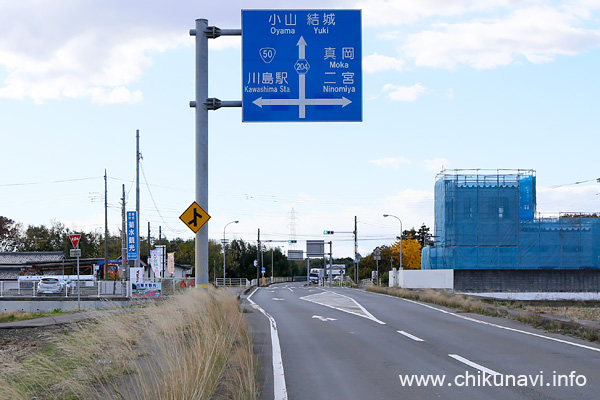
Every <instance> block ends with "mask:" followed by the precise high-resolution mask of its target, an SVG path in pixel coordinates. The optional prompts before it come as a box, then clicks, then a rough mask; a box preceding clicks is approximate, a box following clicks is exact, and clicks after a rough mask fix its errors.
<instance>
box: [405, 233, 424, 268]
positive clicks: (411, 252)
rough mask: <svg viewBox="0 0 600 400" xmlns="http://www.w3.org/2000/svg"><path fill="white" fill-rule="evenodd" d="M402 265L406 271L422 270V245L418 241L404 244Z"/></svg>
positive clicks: (409, 240)
mask: <svg viewBox="0 0 600 400" xmlns="http://www.w3.org/2000/svg"><path fill="white" fill-rule="evenodd" d="M402 265H404V267H405V268H406V269H421V244H420V243H419V242H418V241H417V240H415V239H408V240H404V241H403V242H402Z"/></svg>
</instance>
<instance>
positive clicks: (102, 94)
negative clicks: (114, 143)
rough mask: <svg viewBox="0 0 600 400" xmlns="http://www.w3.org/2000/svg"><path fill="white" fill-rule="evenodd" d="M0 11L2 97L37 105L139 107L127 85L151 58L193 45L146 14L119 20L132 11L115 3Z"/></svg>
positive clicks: (138, 97) (36, 4) (138, 95)
mask: <svg viewBox="0 0 600 400" xmlns="http://www.w3.org/2000/svg"><path fill="white" fill-rule="evenodd" d="M84 3H85V2H84ZM1 8H2V11H1V12H0V15H2V16H0V70H2V69H4V70H5V72H6V74H5V78H4V80H3V81H1V82H0V96H1V97H7V98H18V99H25V98H30V99H32V100H33V101H34V102H36V103H41V102H43V101H46V100H49V99H61V98H87V99H90V100H91V101H93V102H98V103H118V102H132V101H140V100H141V98H142V94H141V92H139V91H136V90H132V89H131V88H130V87H128V86H129V85H130V84H132V83H134V82H136V81H138V80H139V79H140V78H141V76H142V75H143V73H144V72H145V71H146V70H147V68H148V67H149V66H151V65H152V56H153V55H154V54H156V53H160V52H164V51H166V50H168V49H173V48H176V47H178V46H180V45H182V44H188V45H192V44H193V40H191V39H189V37H188V36H186V35H184V34H182V33H181V32H178V31H177V29H175V27H169V26H167V25H166V24H165V23H164V22H158V23H157V21H155V17H157V15H155V16H154V17H151V16H149V15H148V14H149V13H151V11H145V12H144V13H143V14H144V15H145V16H146V17H147V18H146V19H143V18H141V17H140V18H139V19H138V20H135V21H134V20H133V19H134V18H133V16H134V14H133V12H132V14H131V15H130V16H127V15H126V14H127V12H128V11H132V10H127V7H126V6H122V7H119V6H118V5H116V4H110V3H107V4H106V5H105V7H100V6H99V5H97V4H93V3H87V4H83V3H74V2H68V3H67V2H65V3H61V4H60V5H57V4H50V3H43V2H37V1H36V2H31V1H23V2H22V4H21V2H20V3H19V6H15V5H13V6H11V7H9V6H5V5H3V6H2V7H1ZM26 11H27V12H26ZM154 11H156V10H154ZM23 14H27V18H23ZM84 15H86V16H87V15H93V18H84V17H83V16H84ZM129 18H131V19H129ZM187 42H189V43H187Z"/></svg>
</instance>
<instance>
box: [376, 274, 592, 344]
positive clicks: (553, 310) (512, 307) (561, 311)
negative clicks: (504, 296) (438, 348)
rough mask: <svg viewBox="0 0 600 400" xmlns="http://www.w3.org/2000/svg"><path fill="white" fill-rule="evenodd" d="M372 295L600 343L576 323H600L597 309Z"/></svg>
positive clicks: (421, 294) (409, 292) (416, 294)
mask: <svg viewBox="0 0 600 400" xmlns="http://www.w3.org/2000/svg"><path fill="white" fill-rule="evenodd" d="M367 290H368V291H371V292H375V293H383V294H388V295H390V296H396V297H402V298H405V299H409V300H415V301H422V302H424V303H430V304H436V305H439V306H443V307H448V308H455V309H458V310H460V311H462V312H469V313H475V314H482V315H488V316H492V317H505V318H511V319H514V320H517V321H520V322H523V323H526V324H529V325H531V326H533V327H536V328H540V329H544V330H546V331H548V332H553V333H562V334H566V335H571V336H575V337H578V338H581V339H585V340H589V341H592V342H600V329H598V328H597V327H594V326H589V325H585V324H581V323H579V322H577V321H575V319H585V320H589V321H595V322H600V310H599V309H598V308H597V307H596V306H595V305H594V306H589V305H586V304H584V303H581V302H579V303H577V302H570V303H568V305H565V304H567V303H561V306H560V307H559V306H548V305H533V304H531V302H527V301H515V300H512V301H498V300H485V301H484V300H481V299H478V298H473V297H470V296H466V295H455V294H452V293H444V292H441V291H436V290H432V289H425V290H419V289H403V288H397V287H394V288H388V287H381V286H371V287H368V288H367Z"/></svg>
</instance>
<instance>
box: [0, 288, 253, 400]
mask: <svg viewBox="0 0 600 400" xmlns="http://www.w3.org/2000/svg"><path fill="white" fill-rule="evenodd" d="M1 361H5V360H0V362H1ZM0 364H3V366H4V367H3V368H2V369H1V370H0V398H2V399H14V400H20V399H34V398H35V399H107V398H114V399H124V400H128V399H144V400H151V399H152V400H154V399H173V400H175V399H240V400H241V399H244V400H245V399H255V398H257V384H256V374H257V365H256V360H255V358H254V355H253V352H252V342H251V339H250V336H249V333H248V329H247V325H246V323H245V321H244V319H243V317H242V314H241V312H240V309H239V306H238V302H237V299H236V298H235V296H234V295H232V294H230V293H228V292H226V291H221V290H210V291H208V292H207V291H203V290H195V289H194V290H187V291H185V292H184V293H180V294H178V295H175V296H172V297H170V298H168V299H166V300H163V301H159V302H156V303H154V304H152V305H150V306H147V307H144V308H142V309H140V310H139V312H136V313H117V314H111V315H110V316H105V317H98V318H96V319H94V320H92V321H87V322H85V323H82V324H79V325H78V326H77V327H76V329H74V330H71V331H70V332H69V333H68V334H66V335H62V336H61V337H56V338H55V339H54V340H53V341H52V342H51V344H49V345H47V346H46V347H44V348H43V349H42V350H41V351H38V352H36V353H34V354H33V355H29V356H28V357H27V358H25V359H23V360H20V361H19V362H14V361H12V362H10V363H7V362H3V363H0Z"/></svg>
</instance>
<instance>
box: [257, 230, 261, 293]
mask: <svg viewBox="0 0 600 400" xmlns="http://www.w3.org/2000/svg"><path fill="white" fill-rule="evenodd" d="M256 263H257V264H256V286H260V268H261V267H262V265H261V263H260V228H258V246H256Z"/></svg>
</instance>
